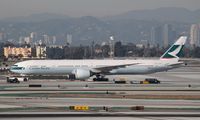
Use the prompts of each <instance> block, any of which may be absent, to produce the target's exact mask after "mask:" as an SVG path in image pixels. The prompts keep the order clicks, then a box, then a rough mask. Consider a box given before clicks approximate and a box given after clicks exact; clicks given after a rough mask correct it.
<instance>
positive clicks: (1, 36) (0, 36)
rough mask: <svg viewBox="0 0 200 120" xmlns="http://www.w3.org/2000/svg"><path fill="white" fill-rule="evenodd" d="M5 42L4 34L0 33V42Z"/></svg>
mask: <svg viewBox="0 0 200 120" xmlns="http://www.w3.org/2000/svg"><path fill="white" fill-rule="evenodd" d="M5 40H6V33H4V32H0V41H5Z"/></svg>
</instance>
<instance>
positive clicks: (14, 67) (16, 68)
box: [11, 65, 25, 70]
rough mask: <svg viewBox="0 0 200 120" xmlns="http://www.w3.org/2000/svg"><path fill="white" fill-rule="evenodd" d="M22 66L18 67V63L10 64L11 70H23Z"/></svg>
mask: <svg viewBox="0 0 200 120" xmlns="http://www.w3.org/2000/svg"><path fill="white" fill-rule="evenodd" d="M24 69H25V68H24V67H18V65H12V66H11V70H24Z"/></svg>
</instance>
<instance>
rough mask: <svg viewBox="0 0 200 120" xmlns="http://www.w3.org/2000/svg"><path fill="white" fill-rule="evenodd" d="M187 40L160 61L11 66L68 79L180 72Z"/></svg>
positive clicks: (24, 72) (14, 69) (53, 62)
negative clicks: (182, 54) (170, 71)
mask: <svg viewBox="0 0 200 120" xmlns="http://www.w3.org/2000/svg"><path fill="white" fill-rule="evenodd" d="M186 39H187V37H186V36H181V37H180V38H179V39H178V40H177V41H176V42H175V43H174V44H173V45H172V46H171V47H170V48H169V49H168V50H167V51H166V52H165V53H164V54H163V55H162V56H161V57H160V59H158V60H114V59H112V60H111V59H105V60H95V59H92V60H27V61H23V62H19V63H16V64H14V65H13V66H11V68H10V70H11V71H12V72H14V73H19V74H21V75H69V76H71V77H72V78H73V79H88V78H90V77H91V76H93V75H95V76H97V77H98V76H100V75H122V74H123V75H128V74H131V75H135V74H150V73H155V72H162V71H167V70H169V69H173V68H177V67H179V66H180V64H183V62H180V61H179V57H180V55H181V51H182V49H183V46H184V44H185V42H186Z"/></svg>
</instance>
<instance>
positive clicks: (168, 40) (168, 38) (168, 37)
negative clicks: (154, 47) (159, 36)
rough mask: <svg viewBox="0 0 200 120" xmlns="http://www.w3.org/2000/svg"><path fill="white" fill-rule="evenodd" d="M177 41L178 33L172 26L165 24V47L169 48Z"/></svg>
mask: <svg viewBox="0 0 200 120" xmlns="http://www.w3.org/2000/svg"><path fill="white" fill-rule="evenodd" d="M175 39H176V32H175V31H174V30H173V29H172V25H169V24H165V25H164V28H163V47H164V48H167V47H168V46H169V45H171V44H172V43H174V41H175Z"/></svg>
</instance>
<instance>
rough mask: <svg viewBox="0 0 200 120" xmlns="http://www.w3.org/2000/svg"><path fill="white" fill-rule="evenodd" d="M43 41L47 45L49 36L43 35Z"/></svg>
mask: <svg viewBox="0 0 200 120" xmlns="http://www.w3.org/2000/svg"><path fill="white" fill-rule="evenodd" d="M43 41H44V42H43V43H44V44H45V45H49V44H50V38H49V36H48V35H43Z"/></svg>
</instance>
